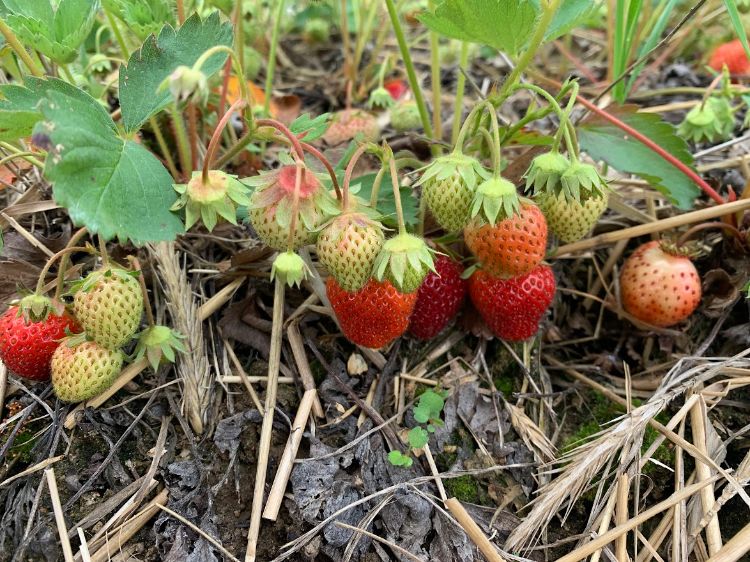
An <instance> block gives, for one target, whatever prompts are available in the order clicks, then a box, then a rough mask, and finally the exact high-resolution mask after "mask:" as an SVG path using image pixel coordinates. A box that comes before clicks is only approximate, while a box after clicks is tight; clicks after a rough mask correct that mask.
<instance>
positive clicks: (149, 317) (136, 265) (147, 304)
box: [128, 256, 156, 327]
mask: <svg viewBox="0 0 750 562" xmlns="http://www.w3.org/2000/svg"><path fill="white" fill-rule="evenodd" d="M128 261H129V262H130V267H131V268H133V270H134V271H137V272H138V284H139V285H140V286H141V293H142V294H143V308H145V309H146V321H147V322H148V325H149V327H153V326H155V325H156V322H155V321H154V313H153V312H152V311H151V299H149V297H148V288H147V287H146V280H145V279H144V278H143V269H142V268H141V262H140V261H139V260H138V258H137V257H135V256H128Z"/></svg>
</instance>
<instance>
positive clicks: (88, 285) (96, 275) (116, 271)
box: [70, 267, 141, 294]
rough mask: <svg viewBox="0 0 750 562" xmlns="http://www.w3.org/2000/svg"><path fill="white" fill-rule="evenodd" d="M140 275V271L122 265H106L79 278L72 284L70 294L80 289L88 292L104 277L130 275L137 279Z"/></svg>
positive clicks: (124, 276)
mask: <svg viewBox="0 0 750 562" xmlns="http://www.w3.org/2000/svg"><path fill="white" fill-rule="evenodd" d="M140 275H141V272H140V271H131V270H129V269H123V268H121V267H104V268H102V269H97V270H95V271H92V272H91V273H89V274H88V275H87V276H86V277H84V278H83V279H79V280H78V281H76V282H74V283H73V284H71V286H70V294H74V293H77V292H78V291H83V292H85V293H88V292H89V291H91V290H92V289H93V288H94V287H95V286H96V284H97V283H99V281H101V280H102V279H109V278H113V277H114V278H119V279H128V278H129V277H133V278H135V279H137V278H138V277H139V276H140Z"/></svg>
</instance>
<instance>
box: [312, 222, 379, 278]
mask: <svg viewBox="0 0 750 562" xmlns="http://www.w3.org/2000/svg"><path fill="white" fill-rule="evenodd" d="M384 240H385V236H384V234H383V227H382V225H380V224H379V223H378V222H376V221H374V220H372V219H370V218H369V217H367V216H366V215H364V214H363V213H357V212H347V213H343V214H341V215H340V216H338V217H336V218H335V219H333V220H332V221H331V224H329V225H328V226H326V227H325V228H324V229H323V230H322V231H321V232H320V235H319V236H318V242H317V249H318V258H319V259H320V262H321V263H322V264H323V265H325V266H326V268H327V269H328V271H329V272H330V273H331V275H333V277H334V278H335V279H336V281H337V282H338V284H339V286H340V287H341V288H342V289H344V290H345V291H359V290H360V289H361V288H362V287H364V286H365V283H367V281H368V279H370V277H371V276H372V269H373V264H374V263H375V258H376V257H377V256H378V254H379V253H380V250H381V249H382V248H383V242H384Z"/></svg>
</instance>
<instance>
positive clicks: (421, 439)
mask: <svg viewBox="0 0 750 562" xmlns="http://www.w3.org/2000/svg"><path fill="white" fill-rule="evenodd" d="M429 440H430V434H429V433H427V431H425V430H424V429H422V428H421V427H419V426H417V427H412V428H411V429H410V430H409V446H410V447H411V448H412V449H421V448H422V447H424V446H425V445H427V442H428V441H429Z"/></svg>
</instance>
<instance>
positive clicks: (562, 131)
mask: <svg viewBox="0 0 750 562" xmlns="http://www.w3.org/2000/svg"><path fill="white" fill-rule="evenodd" d="M571 87H572V88H573V93H572V94H571V97H572V99H575V96H576V95H577V93H578V84H577V83H576V82H572V86H571ZM518 90H528V91H530V92H534V93H535V94H537V95H538V96H540V97H542V98H544V99H545V100H546V102H547V103H548V104H549V105H550V107H552V109H553V110H554V111H555V113H557V116H558V118H559V119H560V125H559V128H558V130H557V133H556V134H555V139H554V141H553V144H552V150H553V151H554V150H558V149H559V146H560V140H561V139H562V137H563V135H564V136H565V139H566V141H567V142H568V151H569V152H571V153H572V154H574V155H577V154H578V143H577V142H576V144H575V146H574V147H573V146H571V145H570V142H571V137H570V136H569V133H568V131H567V124H568V122H569V120H570V118H569V111H570V109H572V106H571V105H569V106H568V111H567V112H566V111H565V110H563V108H562V107H560V103H559V102H558V101H557V100H556V99H555V98H554V97H553V96H552V94H550V93H549V92H548V91H547V90H545V89H543V88H540V87H539V86H536V85H534V84H516V85H515V86H513V88H512V89H511V90H510V93H513V92H517V91H518ZM563 91H565V88H563ZM574 134H575V133H574Z"/></svg>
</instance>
